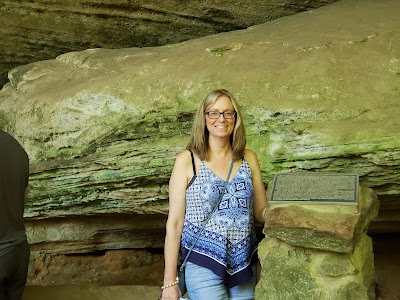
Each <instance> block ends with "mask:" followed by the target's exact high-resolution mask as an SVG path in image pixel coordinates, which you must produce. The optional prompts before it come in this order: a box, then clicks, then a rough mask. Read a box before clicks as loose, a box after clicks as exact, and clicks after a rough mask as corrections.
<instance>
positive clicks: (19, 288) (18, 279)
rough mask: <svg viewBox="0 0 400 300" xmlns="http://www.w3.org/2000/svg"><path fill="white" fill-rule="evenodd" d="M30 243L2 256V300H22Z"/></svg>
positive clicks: (20, 244) (17, 246) (0, 294)
mask: <svg viewBox="0 0 400 300" xmlns="http://www.w3.org/2000/svg"><path fill="white" fill-rule="evenodd" d="M29 256H30V250H29V245H28V242H27V241H26V240H25V241H23V242H22V243H19V244H18V245H16V246H14V247H13V248H12V250H11V251H8V252H7V253H6V254H5V255H3V256H0V283H1V284H0V299H1V300H20V299H22V294H23V292H24V288H25V284H26V278H27V273H28V266H29Z"/></svg>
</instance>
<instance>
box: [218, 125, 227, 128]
mask: <svg viewBox="0 0 400 300" xmlns="http://www.w3.org/2000/svg"><path fill="white" fill-rule="evenodd" d="M215 127H217V128H226V127H228V126H222V125H220V126H215Z"/></svg>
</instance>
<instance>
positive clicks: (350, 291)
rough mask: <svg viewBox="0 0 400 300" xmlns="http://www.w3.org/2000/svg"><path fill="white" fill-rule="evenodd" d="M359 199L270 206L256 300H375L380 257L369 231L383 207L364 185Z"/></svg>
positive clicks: (359, 190) (260, 256)
mask: <svg viewBox="0 0 400 300" xmlns="http://www.w3.org/2000/svg"><path fill="white" fill-rule="evenodd" d="M291 186H292V185H288V187H287V188H288V189H290V188H291ZM271 188H272V187H271V186H270V187H269V190H270V189H271ZM356 195H357V198H358V199H356V200H357V201H356V203H355V204H354V205H343V204H340V203H337V204H334V203H333V204H326V203H324V204H323V203H319V202H318V201H317V202H315V203H310V202H308V203H307V202H303V203H296V201H288V202H287V203H285V201H282V202H280V203H274V202H273V201H271V202H269V204H268V208H267V211H266V216H265V217H266V223H265V227H264V234H265V235H266V236H265V238H264V239H263V240H262V241H261V243H260V245H259V258H260V262H261V266H262V271H261V279H260V281H259V282H258V284H257V287H256V296H255V299H256V300H267V299H268V300H274V299H277V300H278V299H279V300H291V299H296V300H303V299H304V300H311V299H314V300H316V299H318V300H332V299H335V300H351V299H354V300H363V299H366V300H367V299H375V295H374V255H373V249H372V240H371V238H370V237H369V236H368V235H367V234H366V230H367V228H368V224H369V222H370V221H371V220H372V219H374V218H375V217H376V216H377V214H378V208H379V202H378V199H377V197H376V194H375V193H374V192H373V190H372V189H370V188H367V187H365V186H362V185H358V184H357V193H356Z"/></svg>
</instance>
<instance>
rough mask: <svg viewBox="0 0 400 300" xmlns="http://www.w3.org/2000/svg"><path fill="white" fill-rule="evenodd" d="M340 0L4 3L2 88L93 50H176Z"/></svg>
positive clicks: (0, 14)
mask: <svg viewBox="0 0 400 300" xmlns="http://www.w3.org/2000/svg"><path fill="white" fill-rule="evenodd" d="M334 1H335V0H279V1H276V0H268V1H262V0H251V1H250V0H236V1H222V0H218V1H212V2H210V1H206V0H199V1H178V0H163V1H154V0H151V1H148V0H147V1H143V0H141V1H121V0H114V1H104V0H103V1H94V0H88V1H82V0H68V1H63V0H56V1H46V0H38V1H25V0H22V1H17V0H3V1H2V2H1V3H0V28H1V30H0V72H1V73H0V85H1V86H2V85H4V84H5V83H6V82H7V72H8V71H9V70H10V69H12V68H14V67H17V66H20V65H25V64H28V63H31V62H35V61H40V60H45V59H54V58H55V57H56V56H58V55H60V54H63V53H66V52H70V51H78V50H85V49H88V48H128V47H146V46H160V45H165V44H173V43H177V42H181V41H185V40H189V39H193V38H197V37H201V36H206V35H210V34H214V33H218V32H225V31H232V30H238V29H245V28H247V27H249V26H252V25H255V24H261V23H264V22H267V21H270V20H274V19H276V18H279V17H282V16H286V15H291V14H295V13H298V12H301V11H306V10H310V9H314V8H318V7H320V6H323V5H326V4H329V3H332V2H334Z"/></svg>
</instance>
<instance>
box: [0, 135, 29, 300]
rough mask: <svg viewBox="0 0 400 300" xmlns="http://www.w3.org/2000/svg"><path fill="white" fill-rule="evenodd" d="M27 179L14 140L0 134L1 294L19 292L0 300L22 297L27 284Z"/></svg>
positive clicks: (21, 152)
mask: <svg viewBox="0 0 400 300" xmlns="http://www.w3.org/2000/svg"><path fill="white" fill-rule="evenodd" d="M28 178H29V159H28V155H27V154H26V152H25V150H24V149H23V148H22V147H21V145H20V144H19V143H18V142H17V140H16V139H14V138H13V137H12V136H11V135H9V134H8V133H5V132H4V131H2V130H0V291H3V292H5V288H7V289H10V288H11V289H12V287H16V288H17V289H18V290H15V291H12V292H11V291H8V292H10V293H9V296H7V297H6V296H3V295H2V294H1V293H0V296H1V298H0V299H6V300H9V299H13V300H14V299H20V296H19V298H18V296H11V294H15V295H21V294H22V291H23V288H24V285H25V282H26V276H27V269H26V268H27V265H26V259H27V257H28V260H29V247H28V244H27V240H26V235H25V225H24V218H23V215H24V200H25V191H26V188H27V186H28ZM24 270H25V271H24ZM6 272H9V273H6ZM14 280H15V281H14ZM21 287H22V288H21ZM8 292H7V293H8Z"/></svg>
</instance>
